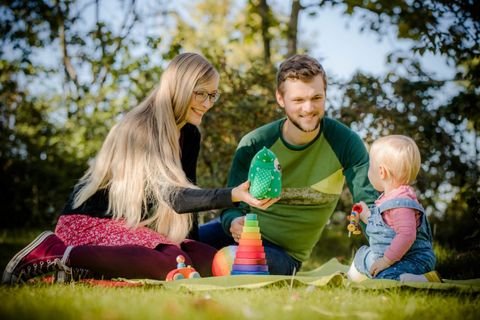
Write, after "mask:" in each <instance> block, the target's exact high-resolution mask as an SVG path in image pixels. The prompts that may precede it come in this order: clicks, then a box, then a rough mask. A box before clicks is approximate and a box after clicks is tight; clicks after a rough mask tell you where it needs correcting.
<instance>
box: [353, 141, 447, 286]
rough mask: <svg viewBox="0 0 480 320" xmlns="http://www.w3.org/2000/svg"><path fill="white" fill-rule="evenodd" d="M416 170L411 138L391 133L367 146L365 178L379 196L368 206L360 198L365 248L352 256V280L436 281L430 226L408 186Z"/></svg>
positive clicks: (417, 154) (417, 162) (417, 161)
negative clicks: (367, 160) (367, 242)
mask: <svg viewBox="0 0 480 320" xmlns="http://www.w3.org/2000/svg"><path fill="white" fill-rule="evenodd" d="M419 170H420V152H419V150H418V147H417V145H416V144H415V142H414V141H413V140H412V139H411V138H409V137H406V136H402V135H390V136H386V137H383V138H380V139H378V140H377V141H375V142H374V143H373V144H372V147H371V149H370V167H369V170H368V178H369V180H370V182H371V184H372V185H373V187H374V188H375V189H376V190H378V191H379V192H382V194H381V195H380V197H379V198H378V199H377V200H376V201H375V205H373V206H371V207H370V208H368V207H367V205H366V204H365V203H363V202H361V205H362V209H363V210H362V212H361V213H360V219H361V220H362V221H363V222H364V223H365V224H366V225H367V226H366V230H365V231H366V234H367V236H368V240H369V246H362V247H361V248H360V249H359V250H358V251H357V253H356V254H355V258H354V261H353V263H352V265H351V267H350V270H349V271H348V277H349V278H350V279H351V280H353V281H362V280H364V279H367V278H375V279H393V280H401V281H432V282H440V281H441V280H440V277H439V276H438V274H437V273H436V272H435V271H433V269H434V267H435V255H434V253H433V249H432V234H431V230H430V225H429V223H428V221H427V217H426V214H425V210H424V209H423V207H422V206H421V205H420V204H419V203H418V200H417V197H416V195H415V190H414V189H413V188H412V186H411V184H412V183H413V182H414V180H415V179H416V177H417V174H418V171H419Z"/></svg>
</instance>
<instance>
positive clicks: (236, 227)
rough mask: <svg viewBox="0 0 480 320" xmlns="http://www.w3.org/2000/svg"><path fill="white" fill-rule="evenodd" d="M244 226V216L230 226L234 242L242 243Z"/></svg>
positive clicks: (234, 220)
mask: <svg viewBox="0 0 480 320" xmlns="http://www.w3.org/2000/svg"><path fill="white" fill-rule="evenodd" d="M244 224H245V217H244V216H243V217H238V218H235V219H233V221H232V223H231V224H230V233H231V234H232V237H233V240H235V242H238V241H240V236H241V235H242V231H243V225H244Z"/></svg>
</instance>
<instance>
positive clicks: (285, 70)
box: [277, 54, 327, 94]
mask: <svg viewBox="0 0 480 320" xmlns="http://www.w3.org/2000/svg"><path fill="white" fill-rule="evenodd" d="M317 75H321V76H322V79H323V84H324V85H325V92H326V91H327V75H326V73H325V70H324V69H323V67H322V65H321V64H320V63H319V62H318V61H317V59H314V58H312V57H310V56H308V55H306V54H296V55H293V56H291V57H290V58H288V59H287V60H285V61H283V62H282V63H281V64H280V68H279V69H278V73H277V90H278V91H279V92H280V93H281V94H283V83H284V82H285V81H286V80H288V79H293V80H301V81H304V82H308V81H311V80H312V79H313V78H314V77H315V76H317Z"/></svg>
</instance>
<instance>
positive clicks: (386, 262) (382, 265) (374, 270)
mask: <svg viewBox="0 0 480 320" xmlns="http://www.w3.org/2000/svg"><path fill="white" fill-rule="evenodd" d="M392 263H393V261H391V260H390V259H388V258H387V257H385V256H383V257H381V258H380V259H378V260H377V261H375V262H374V263H373V265H372V267H371V268H370V274H371V275H372V277H374V278H375V277H376V276H377V274H379V273H380V272H381V271H382V270H385V269H387V268H388V267H390V266H391V265H392Z"/></svg>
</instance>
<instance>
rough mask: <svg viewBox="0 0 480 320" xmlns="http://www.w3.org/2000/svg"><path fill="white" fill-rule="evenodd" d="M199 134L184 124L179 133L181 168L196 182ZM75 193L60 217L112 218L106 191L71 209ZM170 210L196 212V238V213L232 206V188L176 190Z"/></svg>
mask: <svg viewBox="0 0 480 320" xmlns="http://www.w3.org/2000/svg"><path fill="white" fill-rule="evenodd" d="M200 139H201V137H200V131H199V130H198V128H197V127H196V126H194V125H192V124H189V123H187V124H186V125H185V126H183V128H182V129H181V131H180V148H181V161H182V168H183V171H184V172H185V174H186V176H187V178H188V179H189V180H190V181H191V182H192V183H194V184H195V183H196V181H197V160H198V154H199V151H200ZM75 192H76V191H75V190H74V191H73V192H72V193H71V194H70V197H69V198H68V201H67V203H66V205H65V208H64V209H63V211H62V213H61V215H67V214H84V215H89V216H91V217H98V218H111V217H112V214H111V212H108V210H107V209H108V190H107V189H102V190H99V191H97V192H96V193H95V194H94V195H92V196H91V197H90V198H89V199H87V201H85V202H84V203H83V204H82V205H81V206H80V207H78V208H75V209H74V208H73V202H74V196H75ZM171 202H172V209H173V210H175V211H176V212H177V213H186V212H195V213H194V219H193V227H192V230H191V232H190V234H189V238H191V239H198V214H197V213H196V212H198V211H205V210H212V209H221V208H228V207H232V206H234V204H233V203H232V188H222V189H188V188H185V189H179V190H178V192H176V193H175V197H174V198H173V199H171Z"/></svg>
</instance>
